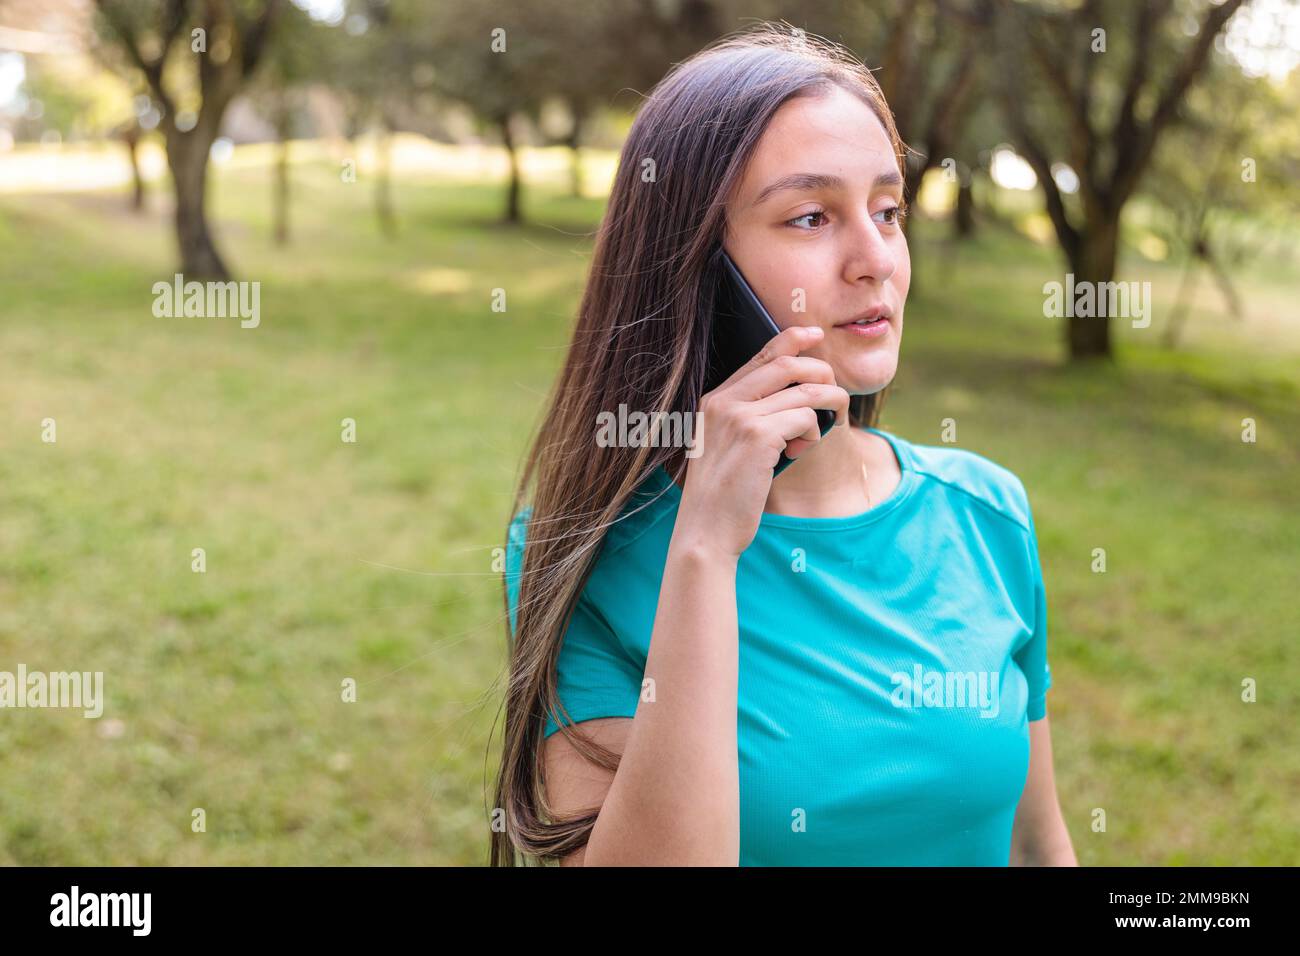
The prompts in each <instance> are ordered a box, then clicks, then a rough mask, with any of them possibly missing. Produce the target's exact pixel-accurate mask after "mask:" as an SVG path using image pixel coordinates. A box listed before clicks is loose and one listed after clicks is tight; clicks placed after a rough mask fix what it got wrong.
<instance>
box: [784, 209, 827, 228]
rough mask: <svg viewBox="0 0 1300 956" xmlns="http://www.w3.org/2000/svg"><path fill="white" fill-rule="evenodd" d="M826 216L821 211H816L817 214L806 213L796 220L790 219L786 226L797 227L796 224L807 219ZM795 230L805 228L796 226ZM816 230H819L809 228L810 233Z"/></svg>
mask: <svg viewBox="0 0 1300 956" xmlns="http://www.w3.org/2000/svg"><path fill="white" fill-rule="evenodd" d="M825 215H826V213H824V212H823V211H822V210H820V209H818V210H816V211H815V212H806V213H804V214H803V215H802V216H798V217H796V218H794V219H788V220H786V225H787V226H795V223H799V222H803V221H804V220H805V219H812V218H813V217H814V216H825ZM795 228H796V229H800V228H803V227H802V226H795ZM816 228H817V227H816V226H812V227H810V228H809V230H808V231H811V230H812V229H816Z"/></svg>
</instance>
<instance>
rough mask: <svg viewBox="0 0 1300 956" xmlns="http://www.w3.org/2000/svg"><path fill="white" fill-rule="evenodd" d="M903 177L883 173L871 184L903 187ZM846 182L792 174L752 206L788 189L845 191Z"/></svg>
mask: <svg viewBox="0 0 1300 956" xmlns="http://www.w3.org/2000/svg"><path fill="white" fill-rule="evenodd" d="M901 185H903V177H901V176H900V175H898V173H897V171H895V170H892V169H891V170H890V171H889V172H885V173H881V174H880V175H879V176H877V177H876V179H875V181H874V182H873V183H872V184H871V188H872V189H879V188H880V187H881V186H901ZM843 188H844V180H843V179H841V178H840V177H839V176H833V175H831V174H829V173H791V174H790V175H789V176H782V177H781V178H780V179H778V180H776V182H773V183H769V184H768V185H766V186H764V187H763V189H762V190H760V191H759V194H758V198H756V199H755V200H754V201H753V202H752V203H750V205H751V206H757V205H759V204H760V203H762V202H764V201H766V200H767V199H768V197H770V196H773V195H775V194H776V193H779V192H784V191H785V190H787V189H805V190H807V189H843Z"/></svg>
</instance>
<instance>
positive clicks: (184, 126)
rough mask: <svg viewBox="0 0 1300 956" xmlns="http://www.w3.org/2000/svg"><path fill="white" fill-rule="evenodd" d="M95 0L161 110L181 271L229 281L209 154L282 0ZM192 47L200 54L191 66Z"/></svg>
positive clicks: (109, 37) (108, 32) (109, 34)
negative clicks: (218, 236)
mask: <svg viewBox="0 0 1300 956" xmlns="http://www.w3.org/2000/svg"><path fill="white" fill-rule="evenodd" d="M95 2H96V6H97V8H98V11H99V15H100V20H101V25H102V27H103V31H102V33H103V37H104V39H105V40H106V41H107V42H111V43H115V44H116V45H117V46H118V47H119V48H120V50H121V52H122V53H123V54H124V56H125V57H126V59H127V61H128V62H129V63H130V64H131V65H132V66H134V67H135V68H136V69H138V70H139V71H140V72H141V73H142V74H143V75H144V78H145V81H146V82H147V83H148V85H149V91H150V95H151V96H152V98H153V99H154V100H155V102H156V103H157V104H158V107H159V111H160V112H161V114H162V120H161V122H160V124H159V125H160V128H161V129H162V133H163V140H164V143H165V145H166V150H167V165H168V168H169V169H170V170H171V175H172V187H173V191H174V193H175V199H176V209H175V227H176V241H177V245H178V246H179V249H180V258H181V271H182V272H183V273H184V274H185V275H187V276H192V277H194V278H210V279H223V280H224V279H228V278H229V277H230V271H229V269H227V267H226V263H225V261H224V259H223V258H222V256H221V254H220V253H219V252H218V251H217V247H216V243H215V242H214V241H213V238H212V233H211V230H210V229H209V226H208V218H207V183H208V157H209V154H210V152H211V149H212V144H213V143H214V142H215V141H216V138H217V136H218V134H219V133H220V131H221V121H222V118H223V117H224V116H225V113H226V108H227V107H228V106H229V105H230V102H231V100H233V99H234V98H235V96H236V95H237V94H238V93H239V92H240V91H241V90H242V89H243V87H244V86H245V84H246V83H247V82H248V81H249V79H250V77H251V76H252V75H253V73H254V71H255V70H256V69H257V65H258V62H259V61H260V60H261V58H262V53H263V51H264V50H265V48H266V44H267V40H268V38H269V36H270V33H271V29H272V24H273V22H274V20H275V18H276V14H277V12H278V10H279V8H280V6H281V5H282V2H283V0H260V2H253V0H242V2H241V0H202V2H201V3H199V2H197V0H154V2H146V0H95ZM187 27H188V28H189V29H188V30H187ZM186 50H188V51H189V52H190V53H192V54H194V55H193V57H192V60H193V67H192V69H187V63H186V61H187V60H188V59H191V58H190V57H189V56H187V54H186V52H185V51H186ZM191 104H194V105H195V107H196V108H194V109H190V108H188V107H189V106H190V105H191Z"/></svg>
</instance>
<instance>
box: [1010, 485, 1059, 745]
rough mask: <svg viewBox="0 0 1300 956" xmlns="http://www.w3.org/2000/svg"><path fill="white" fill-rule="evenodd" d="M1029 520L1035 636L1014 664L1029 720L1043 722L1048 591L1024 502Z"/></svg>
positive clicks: (1048, 683)
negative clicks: (1021, 679)
mask: <svg viewBox="0 0 1300 956" xmlns="http://www.w3.org/2000/svg"><path fill="white" fill-rule="evenodd" d="M1025 513H1026V514H1027V515H1028V516H1029V564H1030V576H1031V578H1032V580H1033V585H1034V633H1033V635H1032V636H1031V637H1030V639H1029V640H1028V641H1027V642H1026V643H1025V644H1024V645H1023V646H1022V647H1021V648H1020V650H1018V651H1016V654H1015V660H1016V663H1017V664H1019V665H1020V669H1021V671H1023V672H1024V675H1025V679H1026V680H1027V681H1028V683H1029V703H1028V717H1029V719H1030V720H1031V721H1032V720H1042V719H1043V717H1045V716H1046V715H1047V689H1048V688H1049V687H1051V686H1052V669H1051V667H1050V666H1049V665H1048V662H1047V590H1046V588H1045V587H1044V585H1043V567H1042V563H1041V562H1040V560H1039V557H1038V531H1037V529H1036V528H1035V527H1034V515H1033V511H1032V510H1031V509H1030V507H1029V503H1028V497H1026V499H1025Z"/></svg>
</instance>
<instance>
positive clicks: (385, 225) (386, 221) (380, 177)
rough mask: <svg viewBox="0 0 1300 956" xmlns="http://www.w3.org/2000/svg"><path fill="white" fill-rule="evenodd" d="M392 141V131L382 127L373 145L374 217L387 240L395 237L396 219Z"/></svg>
mask: <svg viewBox="0 0 1300 956" xmlns="http://www.w3.org/2000/svg"><path fill="white" fill-rule="evenodd" d="M392 139H393V136H392V131H391V130H390V129H389V128H388V127H387V126H384V127H383V128H382V129H380V131H379V139H378V140H377V141H376V143H375V153H376V160H377V162H376V166H377V169H376V175H375V215H376V216H378V217H379V230H380V232H382V233H383V234H384V236H385V237H387V238H389V239H392V238H394V237H395V236H396V235H397V217H396V216H395V215H394V214H393V190H392V178H393V177H392Z"/></svg>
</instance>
